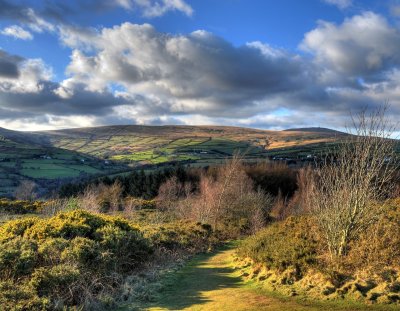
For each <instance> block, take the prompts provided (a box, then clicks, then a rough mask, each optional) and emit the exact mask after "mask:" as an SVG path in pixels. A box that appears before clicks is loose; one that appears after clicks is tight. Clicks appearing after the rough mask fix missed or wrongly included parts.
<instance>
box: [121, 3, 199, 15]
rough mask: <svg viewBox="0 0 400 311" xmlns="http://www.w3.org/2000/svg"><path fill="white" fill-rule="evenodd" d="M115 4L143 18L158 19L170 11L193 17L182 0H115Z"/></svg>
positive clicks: (189, 8)
mask: <svg viewBox="0 0 400 311" xmlns="http://www.w3.org/2000/svg"><path fill="white" fill-rule="evenodd" d="M115 4H116V5H117V6H120V7H122V8H124V9H128V10H136V9H137V10H140V11H141V12H142V14H143V15H144V16H145V17H159V16H162V15H164V14H166V13H168V12H170V11H179V12H181V13H184V14H185V15H187V16H192V15H193V8H192V7H191V6H190V5H189V4H187V3H186V2H185V1H184V0H115Z"/></svg>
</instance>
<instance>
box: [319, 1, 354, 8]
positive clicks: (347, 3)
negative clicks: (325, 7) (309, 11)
mask: <svg viewBox="0 0 400 311" xmlns="http://www.w3.org/2000/svg"><path fill="white" fill-rule="evenodd" d="M323 1H324V2H326V3H328V4H332V5H335V6H337V7H338V8H339V9H345V8H348V7H349V6H351V5H352V3H353V1H352V0H323Z"/></svg>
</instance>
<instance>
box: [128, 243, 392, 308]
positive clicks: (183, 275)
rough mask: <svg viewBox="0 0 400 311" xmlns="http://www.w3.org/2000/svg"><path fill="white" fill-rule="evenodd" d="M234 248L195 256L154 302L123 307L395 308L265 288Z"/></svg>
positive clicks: (168, 279) (166, 283)
mask: <svg viewBox="0 0 400 311" xmlns="http://www.w3.org/2000/svg"><path fill="white" fill-rule="evenodd" d="M233 252H234V249H233V248H232V247H228V248H225V249H222V250H220V251H219V252H216V253H214V254H209V255H206V254H202V255H199V256H197V257H195V258H194V259H193V260H191V261H190V262H189V263H188V264H187V265H186V267H184V268H183V269H181V270H180V271H179V272H177V273H175V274H170V275H167V276H166V277H165V279H164V280H162V283H163V288H164V290H163V291H162V292H161V293H160V294H159V295H158V296H157V297H156V299H155V301H154V302H152V303H149V304H144V305H131V306H127V307H125V308H124V309H123V310H124V311H128V310H148V311H159V310H192V311H196V310H204V311H205V310H207V311H233V310H235V311H241V310H247V311H251V310H254V311H256V310H269V311H280V310H294V311H302V310H315V311H316V310H331V311H350V310H352V311H353V310H354V311H356V310H360V311H361V310H376V311H378V310H382V311H383V310H388V311H389V310H396V309H395V307H394V306H393V307H390V306H365V305H359V304H348V303H344V302H313V301H307V300H304V299H303V300H302V299H300V298H296V297H282V296H279V295H277V294H276V293H270V292H266V291H264V290H262V289H260V288H258V287H257V286H256V284H255V283H249V282H244V281H243V279H242V278H241V277H240V271H238V270H235V269H234V266H233V263H232V254H233Z"/></svg>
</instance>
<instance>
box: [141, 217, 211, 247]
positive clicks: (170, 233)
mask: <svg viewBox="0 0 400 311" xmlns="http://www.w3.org/2000/svg"><path fill="white" fill-rule="evenodd" d="M143 230H144V235H145V237H147V238H149V239H150V240H151V241H152V243H153V245H154V246H155V247H157V248H166V249H169V250H182V249H184V250H188V251H196V252H198V251H201V250H207V249H208V248H209V247H210V246H212V244H214V243H216V242H217V241H216V240H215V238H214V237H213V235H212V233H213V231H212V229H211V226H210V225H207V224H201V223H192V222H189V221H176V222H171V223H167V224H163V225H159V226H148V227H144V228H143Z"/></svg>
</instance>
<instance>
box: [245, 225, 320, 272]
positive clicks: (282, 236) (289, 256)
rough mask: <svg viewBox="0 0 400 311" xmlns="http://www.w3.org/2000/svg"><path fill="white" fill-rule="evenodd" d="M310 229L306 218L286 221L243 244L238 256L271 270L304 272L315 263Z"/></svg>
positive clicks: (315, 246) (315, 243) (269, 227)
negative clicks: (289, 269) (293, 269)
mask: <svg viewBox="0 0 400 311" xmlns="http://www.w3.org/2000/svg"><path fill="white" fill-rule="evenodd" d="M311 226H312V223H311V221H310V219H308V218H306V217H297V218H295V217H289V218H288V219H286V220H285V221H282V222H276V223H273V224H271V225H269V226H268V227H266V228H265V229H263V230H261V231H260V232H258V233H257V234H256V235H253V236H251V237H249V238H247V239H246V240H244V241H243V242H242V243H241V245H240V246H239V249H238V255H239V256H240V257H248V258H251V259H252V260H253V261H254V262H256V263H261V264H264V265H265V266H266V267H268V268H272V269H278V270H285V269H287V268H289V267H294V268H296V269H298V270H299V271H301V270H305V269H306V268H307V267H309V266H310V265H313V264H315V263H316V260H317V241H316V240H315V238H314V237H313V235H312V234H311V231H310V228H311Z"/></svg>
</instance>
